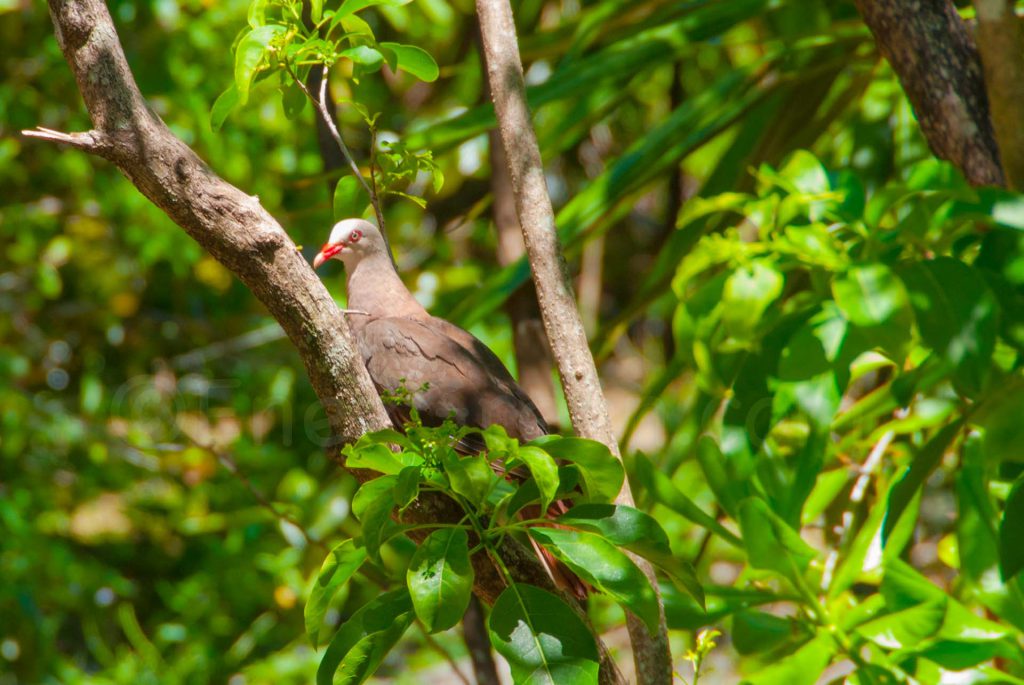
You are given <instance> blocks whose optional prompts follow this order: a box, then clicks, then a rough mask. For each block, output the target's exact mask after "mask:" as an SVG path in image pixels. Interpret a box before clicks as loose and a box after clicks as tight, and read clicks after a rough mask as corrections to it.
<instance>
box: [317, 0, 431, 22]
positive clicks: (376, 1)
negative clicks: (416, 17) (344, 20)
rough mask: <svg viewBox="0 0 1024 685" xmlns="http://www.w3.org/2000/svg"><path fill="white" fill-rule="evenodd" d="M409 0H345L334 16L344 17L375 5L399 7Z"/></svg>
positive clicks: (410, 0)
mask: <svg viewBox="0 0 1024 685" xmlns="http://www.w3.org/2000/svg"><path fill="white" fill-rule="evenodd" d="M410 2H412V0H345V2H343V3H341V7H339V8H338V12H337V14H336V15H335V16H337V17H339V18H340V17H344V16H347V15H349V14H354V13H355V12H358V11H359V10H362V9H366V8H367V7H373V6H375V5H386V6H388V7H401V6H402V5H406V4H408V3H410Z"/></svg>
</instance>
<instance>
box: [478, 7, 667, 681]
mask: <svg viewBox="0 0 1024 685" xmlns="http://www.w3.org/2000/svg"><path fill="white" fill-rule="evenodd" d="M476 9H477V16H478V18H479V22H480V33H481V36H482V39H483V47H484V62H485V64H486V66H487V80H488V82H489V84H490V88H491V97H492V99H493V101H494V109H495V113H496V114H497V119H498V131H499V133H500V135H501V142H502V148H503V150H504V152H505V157H506V163H507V164H508V170H509V176H510V178H511V180H512V191H513V194H514V196H515V205H516V213H517V214H518V216H519V225H520V227H521V228H522V232H523V240H524V242H525V244H526V252H527V255H528V256H529V260H530V267H531V270H532V272H533V282H534V286H535V287H536V290H537V301H538V303H539V305H540V310H541V316H542V317H543V320H544V328H545V330H546V331H547V334H548V340H549V341H550V343H551V350H552V352H553V353H554V356H555V362H556V363H557V365H558V371H559V374H560V376H561V379H562V389H563V390H564V392H565V399H566V404H567V405H568V407H569V416H570V418H571V419H572V424H573V428H574V429H575V430H576V433H577V434H578V435H580V436H581V437H585V438H590V439H592V440H598V441H600V442H602V443H604V444H605V445H607V446H608V448H609V449H610V450H611V451H612V453H613V454H615V455H618V454H619V447H618V442H617V441H616V439H615V434H614V432H613V431H612V425H611V419H610V417H609V415H608V405H607V402H606V401H605V398H604V393H603V392H602V390H601V382H600V379H599V378H598V375H597V367H596V366H595V364H594V357H593V355H592V354H591V352H590V347H589V343H588V341H587V335H586V332H585V331H584V329H583V322H582V321H581V320H580V314H579V311H578V310H577V308H576V299H575V297H574V296H573V292H572V285H571V282H570V279H569V274H568V270H567V267H566V264H565V260H564V258H563V256H562V251H561V247H560V245H559V243H558V235H557V233H556V230H555V216H554V211H553V209H552V207H551V198H550V196H549V195H548V190H547V183H546V181H545V179H544V168H543V166H542V164H541V157H540V148H539V147H538V145H537V136H536V134H535V133H534V130H533V124H532V122H531V120H530V112H529V108H528V106H527V104H526V86H525V83H524V80H523V65H522V61H521V60H520V57H519V44H518V40H517V38H516V28H515V21H514V19H513V16H512V7H511V4H510V3H509V0H477V1H476ZM617 501H618V502H619V503H620V504H629V505H631V504H633V496H632V493H631V492H630V490H629V482H628V481H626V482H624V483H623V486H622V492H620V493H619V497H618V499H617ZM634 560H635V561H636V562H637V565H638V566H640V568H641V569H642V570H643V571H644V573H645V574H646V575H647V576H648V578H650V579H651V581H652V584H653V585H654V588H655V592H657V587H658V586H657V583H656V582H655V576H654V570H653V568H651V566H650V564H648V563H647V562H645V561H644V560H642V559H638V558H634ZM660 604H661V603H660V601H659V610H660V614H661V617H660V618H661V620H660V621H659V623H660V625H659V630H658V633H657V634H656V635H651V634H650V632H648V630H647V627H646V626H645V625H644V624H643V621H641V620H640V619H639V618H637V617H636V616H635V615H633V614H632V613H631V612H627V613H626V625H627V628H628V629H629V636H630V641H631V643H632V645H633V661H634V664H635V666H636V675H637V682H638V683H640V684H641V685H648V684H654V683H659V684H660V683H671V682H672V655H671V653H670V652H669V645H668V629H667V627H666V624H665V615H664V609H663V608H661V606H660ZM601 671H602V678H603V679H606V678H608V677H613V676H612V674H608V673H606V671H607V669H606V668H605V667H604V665H603V664H602V669H601ZM606 682H607V680H606Z"/></svg>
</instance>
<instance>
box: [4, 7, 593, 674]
mask: <svg viewBox="0 0 1024 685" xmlns="http://www.w3.org/2000/svg"><path fill="white" fill-rule="evenodd" d="M49 7H50V14H51V16H52V18H53V23H54V28H55V31H56V35H57V42H58V43H59V45H60V48H61V50H62V51H63V53H64V57H65V59H66V60H67V62H68V65H69V66H70V67H71V70H72V71H73V72H74V75H75V79H76V80H77V82H78V88H79V90H80V91H81V93H82V97H83V99H84V100H85V105H86V108H87V109H88V111H89V115H90V116H91V118H92V121H93V125H94V127H95V130H92V131H88V132H84V133H61V132H59V131H53V130H51V129H42V128H40V129H36V130H34V131H25V132H24V133H25V135H27V136H29V137H33V138H37V139H40V140H46V141H52V142H57V143H61V144H65V145H70V146H72V147H75V148H77V149H79V150H84V151H87V152H91V153H93V154H97V155H99V156H101V157H103V158H105V159H107V160H110V161H111V162H113V163H114V164H115V165H116V166H117V167H118V168H119V169H120V170H121V172H122V173H124V174H125V176H127V177H128V179H129V180H130V181H131V182H132V183H133V184H134V185H135V186H136V187H137V188H138V189H139V190H140V191H141V192H142V193H143V195H145V196H146V197H147V198H149V199H150V200H151V201H152V202H153V203H154V204H155V205H157V206H158V207H160V209H162V210H163V211H164V212H165V213H166V214H167V215H168V216H169V217H170V218H171V219H172V220H173V221H174V222H175V223H176V224H178V225H179V226H180V227H181V228H183V229H184V230H185V231H186V232H187V233H188V234H189V235H190V236H192V238H194V239H195V240H196V242H198V243H199V244H200V245H201V246H202V247H203V248H205V249H206V250H207V251H208V252H209V253H210V254H211V255H212V256H213V257H214V258H216V259H217V260H218V261H219V262H220V263H221V264H223V265H224V266H225V267H227V268H228V269H230V270H231V271H232V272H233V273H234V274H235V275H236V276H238V277H239V278H240V279H241V280H242V282H243V283H245V285H246V286H247V287H248V288H249V289H250V290H251V291H252V292H253V294H255V295H256V297H257V298H258V299H259V300H260V301H261V302H262V303H263V304H264V305H265V306H266V307H267V309H268V310H269V311H270V314H271V315H272V316H273V317H274V318H275V319H276V320H277V321H278V323H279V324H280V325H281V327H282V328H283V329H284V331H285V333H286V334H287V335H288V337H289V338H290V339H291V341H292V343H293V344H294V345H295V348H296V350H297V351H298V353H299V356H300V357H301V358H302V361H303V363H304V364H305V366H306V371H307V374H308V375H309V379H310V381H311V383H312V386H313V389H314V390H315V391H316V393H317V396H318V397H319V398H320V402H321V404H322V405H323V406H324V410H325V411H326V413H327V417H328V421H329V424H330V428H331V432H332V435H333V437H332V439H331V441H330V442H329V444H328V445H327V447H328V449H329V453H330V456H331V457H332V458H333V459H335V460H336V461H337V460H338V459H339V454H338V452H339V451H338V446H339V445H340V444H341V443H344V442H351V441H353V440H355V439H356V438H358V437H359V436H360V435H362V434H364V433H366V432H367V431H372V430H379V429H382V428H388V427H390V426H391V421H390V420H389V419H388V416H387V413H386V412H385V410H384V405H383V404H382V403H381V400H380V398H379V397H378V396H377V392H376V390H375V389H374V386H373V383H372V382H371V380H370V376H369V373H368V372H367V371H366V367H365V366H364V365H363V361H362V358H361V356H360V355H359V354H358V352H357V351H356V348H355V345H354V343H353V340H352V336H351V334H350V332H349V328H348V325H347V323H346V321H345V316H344V313H343V312H342V311H341V310H340V309H338V306H337V304H336V303H335V302H334V299H333V298H332V297H331V295H330V293H328V292H327V289H326V288H325V287H324V285H323V283H322V282H321V281H320V279H319V278H318V277H317V276H316V274H315V273H314V272H313V269H312V268H310V266H309V264H308V263H306V260H305V259H304V258H303V257H302V255H301V254H300V253H299V251H298V249H297V248H296V246H295V244H294V243H293V242H292V240H291V238H289V237H288V234H287V233H285V231H284V229H282V228H281V226H280V224H278V222H277V221H276V220H275V219H274V218H273V217H272V216H271V215H270V214H269V213H268V212H267V211H266V210H265V209H264V208H263V207H262V206H261V205H260V202H259V198H257V197H254V196H250V195H247V194H245V193H243V192H242V191H241V190H239V189H238V188H236V187H234V186H232V185H231V184H229V183H227V182H226V181H225V180H224V179H222V178H220V177H219V176H218V175H217V174H216V173H214V172H213V171H212V170H211V169H210V168H209V167H208V166H207V165H206V164H205V163H204V162H203V161H202V160H201V159H199V157H198V156H196V154H195V153H194V152H193V151H192V150H191V149H190V148H189V147H188V146H187V145H185V143H183V142H182V141H181V140H179V139H178V138H176V137H175V136H174V134H172V133H171V131H170V130H169V129H168V128H167V126H166V125H165V124H164V123H163V122H162V121H161V120H160V118H159V117H158V116H157V115H156V114H154V113H153V112H152V111H151V110H150V109H149V108H148V107H147V106H146V103H145V100H144V99H143V97H142V94H141V93H140V91H139V88H138V86H137V85H136V83H135V79H134V77H133V76H132V73H131V70H130V69H129V66H128V62H127V60H126V59H125V56H124V50H123V49H122V48H121V44H120V41H119V40H118V36H117V31H116V30H115V28H114V24H113V21H112V20H111V18H110V13H109V11H108V10H107V6H106V4H105V3H104V2H103V0H49ZM352 473H353V475H354V476H355V477H356V478H357V479H359V480H360V481H364V480H366V479H368V478H370V477H372V476H373V475H376V474H373V473H372V472H368V471H361V470H355V471H352ZM463 516H464V512H463V511H462V509H461V508H460V507H459V506H458V505H457V504H456V503H455V502H454V501H452V500H451V499H449V498H447V497H444V496H440V495H434V494H430V493H424V494H421V496H420V497H419V499H417V500H416V501H415V502H414V503H413V504H412V505H411V506H409V507H408V508H407V509H406V510H405V511H404V513H403V520H404V521H405V522H407V523H454V522H457V521H459V520H461V519H462V518H463ZM428 532H429V531H426V530H420V531H419V534H420V535H419V537H420V539H422V538H423V537H425V536H426V534H427V533H428ZM413 537H415V536H413ZM499 552H500V554H501V557H502V559H503V560H504V562H505V564H506V565H507V566H508V568H509V569H510V570H511V572H512V575H513V577H514V578H515V580H516V581H517V582H525V583H531V584H533V585H537V586H539V587H541V588H543V589H545V590H548V591H549V592H556V593H557V592H558V590H557V588H555V587H554V584H553V582H552V581H551V579H550V578H549V577H548V576H547V574H546V573H545V572H544V570H543V568H542V567H541V565H540V563H539V562H538V561H537V559H536V557H535V556H534V555H533V552H532V551H530V550H528V549H527V548H525V547H523V546H522V545H520V544H519V543H517V542H516V541H515V540H513V539H512V538H511V536H507V537H506V538H505V541H504V542H503V544H502V546H501V548H500V550H499ZM472 561H473V568H474V571H475V573H476V580H475V583H474V588H473V590H474V592H475V593H476V594H477V596H478V597H480V599H481V600H483V601H485V602H487V603H489V604H493V603H494V601H495V600H496V599H497V597H498V595H500V594H501V592H502V590H504V589H505V581H504V579H503V578H502V576H501V574H500V573H499V572H498V571H497V569H495V567H494V564H493V563H492V562H491V560H490V559H489V558H488V556H487V554H486V553H483V552H481V553H478V554H476V555H474V556H473V559H472ZM567 601H569V602H570V603H572V600H571V598H569V597H567ZM578 608H579V607H578V605H577V609H578ZM598 647H599V649H600V650H602V654H604V655H605V658H606V659H610V657H608V656H607V649H606V648H605V647H604V645H603V644H601V643H600V641H599V642H598Z"/></svg>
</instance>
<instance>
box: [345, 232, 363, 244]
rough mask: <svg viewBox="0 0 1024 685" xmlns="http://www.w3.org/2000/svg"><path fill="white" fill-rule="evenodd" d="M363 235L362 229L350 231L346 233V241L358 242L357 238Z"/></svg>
mask: <svg viewBox="0 0 1024 685" xmlns="http://www.w3.org/2000/svg"><path fill="white" fill-rule="evenodd" d="M362 237H363V232H362V231H352V232H351V233H349V234H348V241H349V242H350V243H358V242H359V239H360V238H362Z"/></svg>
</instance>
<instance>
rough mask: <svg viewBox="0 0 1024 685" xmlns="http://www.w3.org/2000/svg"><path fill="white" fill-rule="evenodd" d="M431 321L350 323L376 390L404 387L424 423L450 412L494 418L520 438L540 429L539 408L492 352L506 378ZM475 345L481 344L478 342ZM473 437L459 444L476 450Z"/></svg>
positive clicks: (486, 421)
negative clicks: (470, 443) (463, 443)
mask: <svg viewBox="0 0 1024 685" xmlns="http://www.w3.org/2000/svg"><path fill="white" fill-rule="evenodd" d="M436 321H440V319H427V320H424V319H413V318H406V317H378V318H370V319H368V320H365V321H360V322H358V323H357V324H356V325H355V326H354V327H353V328H354V332H355V334H356V338H357V340H358V342H359V347H360V351H361V352H362V355H363V361H364V362H365V363H366V368H367V369H368V370H369V372H370V377H371V378H372V379H373V381H374V383H375V384H376V385H377V388H378V390H380V391H382V394H387V393H390V394H395V393H397V392H399V391H401V390H402V388H404V389H405V391H407V392H408V393H409V394H410V396H411V398H412V405H413V406H415V407H416V409H417V411H418V412H419V414H420V417H421V418H422V419H423V421H424V423H426V424H428V425H437V424H440V423H441V422H443V421H444V420H445V419H447V418H449V417H450V418H452V419H453V420H454V421H455V423H457V424H459V425H462V426H473V427H477V428H486V427H488V426H490V425H493V424H498V425H501V426H503V427H504V428H505V430H506V431H507V432H508V434H509V435H510V436H512V437H515V438H519V439H520V440H524V441H525V440H531V439H533V438H535V437H537V436H539V435H542V434H543V433H544V431H545V428H546V427H545V426H544V422H543V419H542V418H541V416H540V413H539V412H538V411H537V408H536V407H535V406H534V405H533V403H532V402H530V401H529V398H527V397H526V395H525V393H523V391H522V390H521V389H520V388H519V387H518V385H516V384H515V382H514V381H512V380H511V377H510V376H508V372H507V371H505V370H504V366H501V363H500V362H497V357H494V361H496V362H497V364H498V365H499V366H500V367H501V369H502V371H503V375H504V376H505V377H507V378H503V377H502V375H499V374H497V373H495V370H494V369H493V368H489V367H490V365H489V364H485V363H484V362H482V361H481V358H480V355H479V353H477V354H474V353H473V352H472V351H471V350H468V349H466V347H464V346H463V345H462V344H460V342H459V341H457V340H456V339H455V338H453V337H452V336H450V335H448V333H449V332H450V329H447V327H445V326H441V325H438V324H437V323H436ZM445 323H446V322H445ZM449 326H450V324H449ZM453 328H454V327H453ZM458 330H461V329H458ZM463 333H465V332H464V331H463ZM465 335H467V336H469V334H468V333H465ZM469 337H470V338H472V336H469ZM473 340H475V338H473ZM477 343H479V341H477ZM479 345H480V346H481V347H482V348H483V349H485V350H486V349H487V348H486V347H485V346H484V345H483V343H479ZM487 351H488V352H489V353H490V350H487ZM490 354H491V355H493V353H490ZM509 383H511V386H513V387H511V388H510V386H509ZM393 418H396V417H395V416H393ZM467 438H468V439H469V442H474V441H479V436H467ZM479 442H480V444H479V445H469V444H467V445H465V447H466V448H467V449H468V448H471V447H477V449H475V450H473V451H477V452H479V451H480V450H481V449H482V447H483V444H482V441H479Z"/></svg>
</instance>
